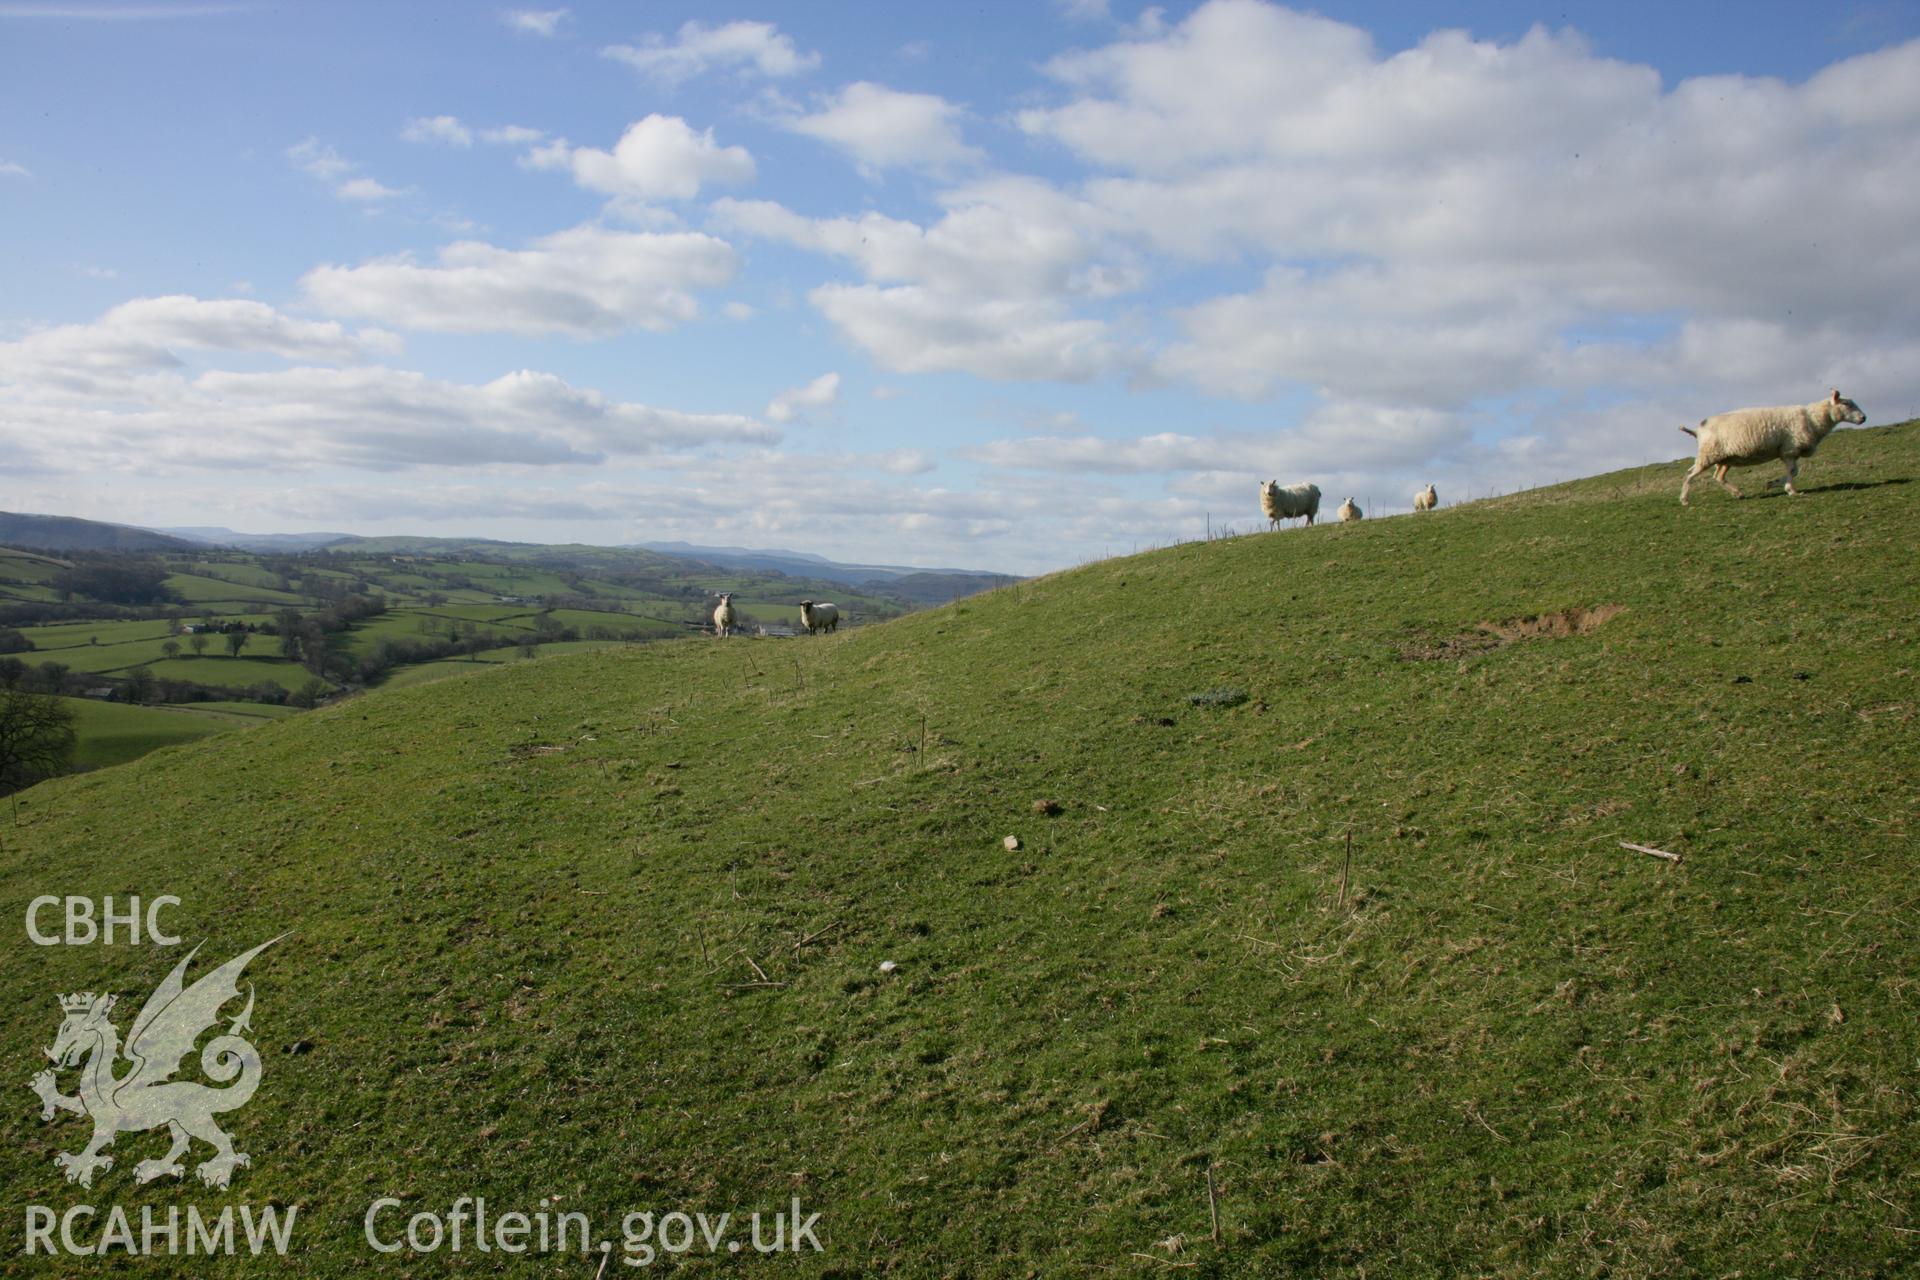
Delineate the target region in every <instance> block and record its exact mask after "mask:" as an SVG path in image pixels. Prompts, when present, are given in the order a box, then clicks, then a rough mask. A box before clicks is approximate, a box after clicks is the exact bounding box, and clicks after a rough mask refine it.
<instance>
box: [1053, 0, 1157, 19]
mask: <svg viewBox="0 0 1920 1280" xmlns="http://www.w3.org/2000/svg"><path fill="white" fill-rule="evenodd" d="M1053 7H1054V8H1055V9H1058V10H1059V11H1060V16H1061V17H1063V18H1065V19H1066V20H1067V21H1068V22H1109V21H1111V20H1112V19H1113V14H1112V13H1111V12H1110V11H1109V10H1108V8H1107V0H1053ZM1148 12H1152V10H1149V11H1148Z"/></svg>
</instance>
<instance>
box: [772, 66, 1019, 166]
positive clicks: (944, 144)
mask: <svg viewBox="0 0 1920 1280" xmlns="http://www.w3.org/2000/svg"><path fill="white" fill-rule="evenodd" d="M960 114H961V112H960V108H958V107H956V106H955V105H953V104H952V103H950V102H948V101H946V100H945V99H944V98H940V97H937V96H935V95H933V94H930V93H902V92H900V91H899V90H896V89H889V88H887V87H886V86H885V85H878V84H872V83H869V82H867V81H864V80H863V81H858V82H856V83H854V84H850V85H847V86H846V87H845V88H843V89H841V90H840V92H839V93H837V94H835V95H833V96H832V97H830V98H828V99H826V100H825V102H824V103H823V104H822V106H821V107H820V109H819V110H817V111H815V112H814V113H812V114H811V115H789V116H787V117H785V118H783V119H781V120H780V121H779V123H780V125H781V127H782V128H785V129H789V130H791V131H793V132H794V133H799V134H805V135H806V136H808V137H811V138H818V139H820V140H821V141H823V142H827V143H830V144H832V145H833V146H836V147H839V148H840V149H841V150H843V151H845V152H846V153H847V154H848V155H850V156H852V157H853V159H854V160H855V161H856V162H857V163H858V164H859V165H860V167H861V168H862V170H865V171H868V172H878V171H880V170H883V169H892V168H900V167H908V168H919V169H929V170H933V171H935V172H941V171H945V170H948V169H952V168H956V167H960V166H965V165H973V164H978V163H980V162H982V161H983V160H984V159H985V155H984V154H983V153H982V152H981V151H979V150H978V149H977V148H974V147H970V146H968V145H967V144H966V143H965V142H964V141H962V139H961V136H960V128H959V123H958V122H959V117H960Z"/></svg>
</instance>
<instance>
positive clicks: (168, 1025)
mask: <svg viewBox="0 0 1920 1280" xmlns="http://www.w3.org/2000/svg"><path fill="white" fill-rule="evenodd" d="M285 936H286V935H285V934H282V935H281V937H285ZM278 941H280V939H279V938H272V939H269V940H268V941H266V942H263V943H261V944H260V945H259V946H257V947H255V948H254V949H253V950H251V951H249V952H247V953H245V954H244V955H239V956H235V957H234V958H233V959H231V960H229V961H227V962H226V963H225V964H223V965H221V966H220V967H219V968H218V969H215V970H214V971H213V972H212V973H209V974H206V975H205V976H203V977H201V978H200V979H199V980H198V981H196V982H195V983H194V984H193V985H192V986H190V987H189V986H186V985H185V983H184V981H183V978H184V975H185V974H186V971H187V964H188V962H190V961H191V960H192V959H193V957H194V955H195V954H197V953H198V952H199V950H200V948H199V947H197V946H196V947H195V948H194V949H193V950H192V951H190V952H188V953H187V956H186V959H184V960H182V961H181V962H180V963H179V964H177V965H175V966H174V967H173V972H172V973H170V974H168V975H167V977H166V980H165V981H164V982H162V983H161V984H160V985H159V987H158V988H156V989H155V990H154V993H153V995H151V996H150V997H148V999H147V1003H146V1004H145V1005H144V1006H143V1007H142V1008H141V1010H140V1016H139V1017H137V1018H135V1019H134V1020H133V1027H132V1029H131V1030H130V1031H128V1033H127V1043H126V1046H125V1048H124V1049H122V1047H121V1044H120V1032H119V1030H118V1029H117V1028H116V1027H115V1026H114V1025H113V1022H112V1020H111V1019H110V1018H109V1017H108V1015H109V1014H111V1013H112V1012H113V1006H114V1004H115V1002H116V1001H117V999H118V997H116V996H112V995H99V996H96V995H95V994H94V993H93V992H91V991H86V992H80V993H77V994H75V995H70V996H61V997H60V1012H61V1013H62V1014H64V1015H65V1019H64V1021H62V1022H61V1024H60V1034H59V1035H58V1036H56V1037H54V1041H53V1047H52V1048H51V1049H48V1050H47V1051H46V1054H47V1057H49V1058H51V1059H52V1060H53V1063H54V1067H55V1068H58V1069H61V1070H64V1069H66V1068H68V1067H73V1066H79V1067H80V1093H79V1096H77V1097H71V1098H69V1097H67V1096H65V1095H63V1094H62V1093H60V1091H59V1088H58V1086H57V1084H56V1076H55V1073H54V1070H53V1069H49V1070H46V1071H42V1072H41V1073H40V1074H39V1075H36V1076H35V1077H34V1078H33V1081H32V1087H33V1091H34V1092H35V1093H37V1094H39V1095H40V1102H41V1108H40V1118H41V1119H42V1120H51V1119H53V1116H54V1112H56V1111H71V1112H74V1113H75V1114H76V1115H84V1116H90V1117H92V1119H93V1141H91V1142H89V1143H88V1144H87V1145H86V1149H85V1150H83V1151H80V1152H77V1153H75V1152H65V1151H63V1152H61V1153H60V1154H59V1155H57V1156H55V1157H54V1163H56V1164H58V1165H59V1166H60V1167H61V1168H63V1169H65V1170H66V1171H67V1181H68V1182H77V1183H79V1184H80V1185H81V1186H83V1187H90V1186H92V1185H93V1175H94V1171H95V1170H100V1171H102V1172H104V1171H106V1170H108V1169H111V1168H113V1157H112V1156H108V1155H102V1154H101V1152H102V1151H103V1150H104V1149H106V1148H107V1147H110V1146H112V1145H113V1140H114V1138H115V1137H117V1136H118V1135H120V1134H122V1133H140V1132H144V1131H145V1130H148V1129H157V1128H159V1127H160V1126H161V1125H165V1126H166V1127H167V1131H168V1132H169V1133H170V1134H172V1135H173V1148H172V1150H170V1151H168V1152H167V1154H166V1155H165V1156H164V1157H162V1158H161V1159H159V1160H142V1161H141V1162H140V1163H139V1164H138V1165H136V1166H134V1170H133V1179H134V1181H135V1182H151V1181H153V1180H154V1179H155V1178H159V1177H164V1176H167V1175H169V1174H171V1175H172V1176H173V1177H176V1178H178V1177H181V1176H183V1175H184V1174H185V1172H186V1170H185V1169H183V1168H182V1167H181V1164H180V1157H181V1156H183V1155H185V1154H186V1152H187V1148H188V1147H190V1146H191V1145H192V1144H193V1139H195V1138H198V1139H200V1141H202V1142H205V1143H207V1144H209V1145H210V1146H212V1147H213V1149H214V1154H213V1157H212V1158H211V1159H210V1160H208V1161H206V1162H205V1163H204V1164H202V1165H200V1167H199V1168H198V1169H197V1170H196V1172H198V1173H199V1175H200V1181H202V1182H204V1183H206V1184H207V1185H208V1186H210V1187H219V1188H222V1189H225V1187H226V1186H227V1184H228V1183H229V1182H230V1181H232V1179H233V1171H234V1170H235V1169H237V1168H242V1167H244V1166H246V1165H248V1164H250V1163H252V1161H250V1160H249V1159H248V1157H247V1154H246V1153H245V1152H243V1151H235V1150H234V1149H233V1139H231V1138H229V1137H228V1136H227V1135H226V1134H225V1133H223V1132H222V1131H221V1129H220V1126H219V1125H217V1124H215V1123H214V1120H213V1118H214V1117H215V1116H217V1115H219V1114H221V1113H222V1112H226V1111H234V1110H237V1109H238V1108H240V1107H243V1106H245V1105H246V1103H247V1100H248V1099H249V1098H251V1097H253V1091H254V1090H255V1089H256V1088H258V1087H259V1085H260V1051H259V1050H258V1049H255V1048H254V1047H253V1045H252V1044H250V1043H248V1041H247V1040H246V1039H245V1038H244V1037H243V1035H242V1033H243V1032H248V1031H251V1029H252V1028H251V1026H250V1020H251V1019H252V1017H253V990H252V988H251V987H249V988H248V990H247V1007H246V1008H245V1009H243V1010H241V1011H240V1015H239V1016H238V1017H236V1018H235V1019H234V1020H233V1022H232V1024H231V1025H229V1026H228V1028H227V1033H226V1034H225V1035H222V1036H216V1037H215V1038H214V1039H212V1040H210V1041H208V1042H207V1046H206V1048H204V1049H202V1050H201V1051H200V1069H201V1070H202V1071H203V1072H205V1073H206V1075H207V1077H208V1079H210V1080H213V1081H215V1082H216V1083H219V1084H224V1085H226V1087H225V1088H221V1089H215V1088H212V1087H210V1086H208V1085H204V1084H199V1083H196V1082H194V1081H191V1080H171V1081H170V1080H169V1079H168V1077H170V1076H172V1075H173V1074H174V1073H175V1072H176V1071H178V1070H179V1069H180V1065H181V1062H182V1060H183V1059H185V1058H186V1056H187V1054H188V1053H190V1052H191V1051H192V1049H193V1046H194V1043H195V1042H196V1041H197V1040H199V1038H200V1035H201V1033H202V1032H204V1031H206V1030H207V1029H208V1028H209V1027H211V1026H213V1025H214V1023H216V1022H217V1021H219V1016H220V1009H221V1006H223V1005H225V1004H226V1003H227V1002H228V1001H229V1000H233V999H235V998H237V997H238V996H239V994H240V987H239V981H240V974H241V971H242V970H244V969H245V968H246V967H247V962H248V961H249V960H251V959H253V958H254V957H255V956H257V955H259V954H260V953H261V952H262V951H265V950H266V949H267V948H268V947H270V946H272V945H273V944H274V943H276V942H278ZM123 1053H124V1055H125V1057H126V1060H127V1061H128V1062H129V1063H131V1064H132V1065H131V1066H130V1067H129V1068H128V1069H127V1070H126V1071H125V1072H123V1073H122V1074H120V1075H118V1076H116V1075H115V1074H114V1069H115V1067H116V1066H117V1065H118V1064H119V1061H120V1058H121V1055H122V1054H123ZM236 1076H237V1077H239V1078H238V1079H237V1080H236V1079H235V1077H236ZM230 1080H231V1081H233V1083H232V1084H227V1083H226V1082H227V1081H230Z"/></svg>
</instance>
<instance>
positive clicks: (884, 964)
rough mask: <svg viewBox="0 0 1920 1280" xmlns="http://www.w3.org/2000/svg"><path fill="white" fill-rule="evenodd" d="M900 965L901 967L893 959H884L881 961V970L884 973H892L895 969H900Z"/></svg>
mask: <svg viewBox="0 0 1920 1280" xmlns="http://www.w3.org/2000/svg"><path fill="white" fill-rule="evenodd" d="M899 967H900V966H899V965H897V964H895V963H894V962H893V961H891V960H882V961H881V962H880V972H882V973H892V972H893V971H894V970H895V969H898V968H899Z"/></svg>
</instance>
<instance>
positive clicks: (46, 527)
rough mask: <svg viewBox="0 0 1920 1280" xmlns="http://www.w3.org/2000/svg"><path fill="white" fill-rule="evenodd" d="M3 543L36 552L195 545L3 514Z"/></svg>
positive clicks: (96, 525) (127, 530) (100, 523)
mask: <svg viewBox="0 0 1920 1280" xmlns="http://www.w3.org/2000/svg"><path fill="white" fill-rule="evenodd" d="M0 544H4V545H6V546H10V547H26V548H28V549H29V550H33V551H190V550H192V549H193V546H194V544H193V543H192V542H189V541H188V540H187V539H185V538H176V537H174V536H172V535H171V534H166V533H160V532H156V531H155V530H152V529H141V528H137V527H136V526H134V525H127V524H109V523H107V522H106V521H104V520H82V519H80V518H79V517H78V516H45V515H35V514H32V513H30V512H19V511H0Z"/></svg>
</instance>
